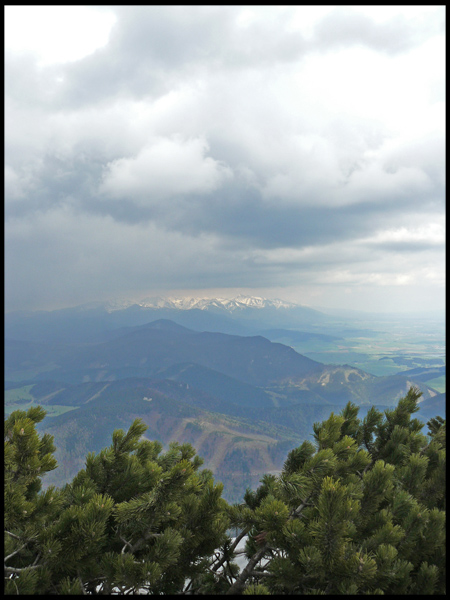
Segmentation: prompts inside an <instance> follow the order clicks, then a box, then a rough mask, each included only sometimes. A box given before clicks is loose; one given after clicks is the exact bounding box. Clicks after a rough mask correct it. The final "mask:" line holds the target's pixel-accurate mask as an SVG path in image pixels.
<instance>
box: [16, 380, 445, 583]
mask: <svg viewBox="0 0 450 600" xmlns="http://www.w3.org/2000/svg"><path fill="white" fill-rule="evenodd" d="M419 398H420V393H419V392H418V391H417V390H414V389H411V390H410V391H409V392H408V394H407V395H406V396H405V398H402V399H401V400H400V401H399V402H398V405H397V406H396V407H395V408H393V409H389V410H387V411H385V412H384V413H381V412H380V411H378V410H377V409H376V408H374V407H372V408H371V409H370V410H369V412H368V413H367V416H366V417H365V418H364V419H362V420H361V419H359V418H358V407H357V406H355V405H353V404H351V403H348V404H347V406H346V407H345V408H344V409H343V410H342V412H341V413H340V414H339V415H335V414H333V413H332V414H331V415H330V416H329V418H328V419H327V420H325V421H323V422H322V423H316V424H315V425H314V427H313V436H314V443H312V442H311V441H305V442H303V444H301V445H300V446H299V447H298V448H295V449H294V450H292V451H291V452H290V453H289V455H288V457H287V459H286V461H285V464H284V467H283V470H282V472H281V473H280V474H279V475H274V474H267V475H265V476H264V477H263V478H262V480H261V485H260V486H259V487H258V489H257V490H255V491H251V490H247V492H246V494H245V496H244V501H243V502H242V503H241V504H236V505H233V506H229V505H228V504H227V503H226V502H225V501H224V500H223V499H222V497H221V493H222V484H218V483H215V482H214V479H213V476H212V474H211V472H210V471H208V470H205V469H203V470H202V469H201V468H200V467H201V465H202V460H201V459H200V458H199V457H198V456H197V455H196V453H195V450H194V449H193V448H192V446H190V445H189V444H179V443H172V444H171V445H170V447H169V449H168V451H166V452H162V446H161V444H160V443H159V442H151V441H148V440H146V439H143V434H144V432H145V430H146V426H145V424H144V423H143V422H142V421H140V420H139V419H137V420H136V421H134V423H133V424H132V425H131V427H130V428H129V430H128V431H127V432H124V431H122V430H119V431H115V432H114V434H113V436H112V444H111V446H110V447H109V448H105V449H104V450H102V451H101V452H100V453H98V454H97V455H95V454H89V455H88V456H87V458H86V466H85V468H84V469H82V470H81V471H80V472H79V473H78V474H77V475H76V477H75V478H74V479H73V481H72V482H71V483H70V484H68V485H66V486H65V487H64V488H62V489H55V488H53V487H50V488H48V489H47V490H45V491H41V477H42V476H43V475H45V473H46V472H48V471H50V470H52V469H54V468H55V467H56V461H55V460H54V458H53V451H54V447H53V442H52V439H51V437H50V436H47V435H43V436H42V437H40V436H39V435H38V434H37V432H36V429H35V425H36V423H38V422H40V421H41V420H42V419H43V418H44V415H45V412H44V411H43V410H42V409H41V408H40V407H38V408H32V409H29V410H28V411H27V412H23V411H16V412H14V413H12V414H11V415H10V416H9V417H8V419H7V420H6V421H5V592H6V593H7V594H58V595H66V594H68V595H73V594H77V595H79V594H119V595H122V594H138V593H146V594H155V595H159V594H165V595H167V594H197V595H222V594H224V595H225V594H226V595H236V594H238V595H240V594H243V595H272V594H273V595H275V594H307V595H309V594H312V595H314V594H320V595H322V594H333V595H334V594H336V595H348V594H364V595H367V594H377V595H378V594H417V595H418V594H422V595H424V594H444V593H445V434H446V424H445V420H444V419H442V418H440V417H436V418H435V419H432V420H431V421H429V423H428V434H427V435H425V434H424V433H423V432H422V429H423V426H422V424H421V423H420V421H418V420H417V419H415V418H413V415H414V413H415V412H416V411H417V409H418V400H419ZM231 526H232V527H233V528H235V529H237V530H238V533H237V535H236V537H235V538H234V539H232V538H231V537H230V536H229V535H228V534H227V531H229V529H228V528H230V527H231ZM244 539H246V542H245V557H246V558H245V564H244V565H243V566H242V567H241V568H239V566H238V564H237V558H238V557H239V556H241V554H239V552H241V551H239V552H238V545H239V543H240V542H241V541H243V540H244Z"/></svg>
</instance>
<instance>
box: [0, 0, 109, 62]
mask: <svg viewBox="0 0 450 600" xmlns="http://www.w3.org/2000/svg"><path fill="white" fill-rule="evenodd" d="M5 21H6V28H5V47H6V49H7V50H12V51H14V52H16V53H31V52H32V53H33V54H34V55H35V56H36V59H37V61H38V64H39V65H40V66H46V65H49V64H55V63H64V62H68V61H75V60H79V59H81V58H83V57H84V56H87V55H89V54H91V53H92V52H94V51H95V50H96V49H97V48H101V47H103V46H105V45H106V44H107V42H108V38H109V33H110V31H111V28H112V26H113V25H114V23H115V22H116V16H115V15H114V13H113V12H111V11H105V10H99V9H98V8H95V7H89V6H32V5H29V6H5Z"/></svg>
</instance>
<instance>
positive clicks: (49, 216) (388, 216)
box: [5, 6, 445, 310]
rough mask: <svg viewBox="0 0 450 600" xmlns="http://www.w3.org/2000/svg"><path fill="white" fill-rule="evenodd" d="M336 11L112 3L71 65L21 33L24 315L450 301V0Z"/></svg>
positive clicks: (18, 214)
mask: <svg viewBox="0 0 450 600" xmlns="http://www.w3.org/2000/svg"><path fill="white" fill-rule="evenodd" d="M319 8H321V10H319V9H314V7H297V8H291V7H286V8H280V9H278V8H275V7H269V8H266V7H249V8H245V7H216V6H212V7H201V6H200V7H148V6H135V7H124V6H113V7H108V8H104V9H100V8H98V9H94V8H92V9H91V10H92V11H94V12H95V19H98V18H99V15H101V14H102V13H101V11H102V10H103V14H104V16H105V19H106V18H107V19H108V22H109V23H110V24H112V23H113V24H112V25H111V29H110V33H109V39H108V42H107V43H105V41H103V42H102V44H103V45H100V46H99V47H97V48H96V49H94V50H92V51H91V53H89V54H87V55H83V56H82V57H81V58H79V59H76V58H75V59H74V58H71V59H67V60H66V61H65V62H61V61H60V60H58V58H57V57H56V56H55V61H54V62H51V59H48V60H47V62H46V63H45V64H42V63H40V62H39V56H38V53H37V51H33V48H31V49H25V50H20V49H17V48H16V47H14V48H13V47H9V46H8V43H7V46H6V61H5V74H6V80H5V81H6V100H5V106H6V119H5V131H6V134H5V158H6V160H5V192H6V203H5V216H6V226H5V236H6V246H5V248H6V260H5V272H6V279H5V284H6V294H5V298H6V308H7V309H9V310H11V309H14V308H45V307H52V306H56V305H71V304H76V303H80V302H83V301H89V300H92V299H96V298H107V297H109V296H111V295H121V294H126V293H134V294H135V295H139V293H141V292H142V294H141V295H142V296H143V295H148V292H149V291H152V290H171V289H178V290H179V289H183V288H188V289H199V290H201V289H208V288H230V290H231V289H233V290H234V289H235V288H240V287H242V288H247V289H254V290H255V291H257V290H260V289H262V288H263V289H264V290H265V291H267V290H269V291H270V289H271V288H273V289H274V290H275V289H277V292H279V291H280V289H281V290H282V289H285V290H286V294H285V295H289V296H290V299H294V296H295V299H297V300H298V301H300V302H305V303H310V302H311V301H312V300H313V299H316V300H317V301H318V302H317V303H318V304H321V305H327V304H328V305H329V306H331V305H333V302H335V303H336V304H337V305H341V306H343V305H344V304H346V303H349V305H350V307H352V306H353V307H354V308H364V307H366V306H367V298H368V297H370V298H371V299H372V303H371V306H370V309H372V310H376V309H377V308H380V310H386V309H387V308H389V307H391V308H392V310H398V309H399V308H401V307H405V308H410V309H419V308H440V307H443V306H444V304H443V302H444V294H443V288H444V242H445V241H444V233H443V231H444V210H445V209H444V189H445V177H444V173H445V168H444V142H445V140H444V69H445V66H444V57H445V49H444V16H445V12H444V9H443V7H433V8H426V7H423V8H422V10H420V11H419V10H418V9H417V8H415V7H410V9H408V8H406V9H402V7H397V9H396V10H395V7H369V8H367V9H364V7H359V8H352V7H342V8H341V7H337V8H327V7H319ZM377 8H378V12H377V10H376V9H377ZM383 8H384V9H385V11H387V12H383ZM25 9H26V7H25ZM388 9H390V10H388ZM98 11H100V13H99V12H98ZM94 12H93V13H92V14H93V15H94ZM26 18H27V14H26V11H25V12H24V13H23V19H25V20H26ZM93 19H94V17H93ZM10 22H11V25H10V26H11V28H12V27H13V21H12V20H11V21H10ZM8 23H9V21H8V12H7V13H6V28H7V30H8ZM55 23H56V25H57V23H58V21H57V19H56V20H55ZM63 26H64V23H63V22H61V27H63ZM59 43H62V42H59ZM84 52H86V50H84ZM70 56H73V54H71V55H70ZM413 290H415V298H414V299H413V298H412V292H413ZM330 294H332V295H333V297H334V300H333V299H332V298H331V296H330ZM405 298H408V299H409V300H408V302H407V304H408V306H406V305H405ZM387 302H388V303H389V302H390V303H391V305H389V304H386V303H387ZM368 308H369V307H368Z"/></svg>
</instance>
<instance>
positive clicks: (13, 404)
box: [4, 385, 78, 417]
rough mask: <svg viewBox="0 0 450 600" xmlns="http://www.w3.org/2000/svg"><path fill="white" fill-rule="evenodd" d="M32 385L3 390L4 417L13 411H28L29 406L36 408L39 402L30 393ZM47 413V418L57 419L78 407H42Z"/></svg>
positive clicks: (56, 405) (55, 405)
mask: <svg viewBox="0 0 450 600" xmlns="http://www.w3.org/2000/svg"><path fill="white" fill-rule="evenodd" d="M32 387H33V385H24V386H23V387H20V388H14V389H12V390H5V406H4V414H5V416H8V415H10V414H11V413H12V412H13V411H15V410H28V409H29V408H30V407H31V406H38V405H39V402H38V401H37V400H36V399H35V398H34V396H33V394H32V393H31V391H30V390H31V389H32ZM44 408H45V410H46V411H47V417H57V416H58V415H62V414H63V413H65V412H67V411H69V410H75V409H76V408H78V406H62V405H59V404H54V405H47V406H45V407H44Z"/></svg>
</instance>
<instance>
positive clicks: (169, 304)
mask: <svg viewBox="0 0 450 600" xmlns="http://www.w3.org/2000/svg"><path fill="white" fill-rule="evenodd" d="M133 304H134V305H138V306H141V307H142V308H153V309H158V308H161V309H163V308H164V309H167V308H171V309H177V310H191V309H193V308H196V309H199V310H211V309H222V310H226V311H231V312H233V311H235V310H241V309H245V308H268V307H271V308H294V307H296V306H299V305H298V304H294V303H292V302H286V301H285V300H280V299H274V300H269V299H267V298H262V297H260V296H245V295H242V294H241V295H239V296H236V297H235V298H204V297H198V298H195V297H161V296H157V297H153V298H143V299H142V300H139V301H122V302H117V301H114V302H109V303H108V305H107V307H106V309H107V310H108V311H113V310H120V309H123V308H128V307H129V306H131V305H133Z"/></svg>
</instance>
